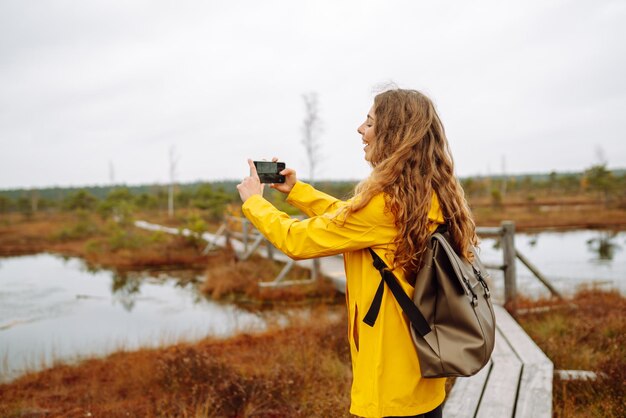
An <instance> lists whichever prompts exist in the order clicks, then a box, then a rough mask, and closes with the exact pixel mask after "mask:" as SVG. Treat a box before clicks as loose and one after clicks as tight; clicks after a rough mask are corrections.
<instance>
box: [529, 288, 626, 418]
mask: <svg viewBox="0 0 626 418" xmlns="http://www.w3.org/2000/svg"><path fill="white" fill-rule="evenodd" d="M519 306H520V307H521V308H528V307H533V308H536V307H548V308H549V309H548V310H543V311H541V312H535V313H528V314H525V315H520V316H519V318H518V320H519V322H520V324H521V325H522V327H523V328H524V329H525V330H526V332H527V333H528V334H529V335H530V336H531V338H532V339H533V340H534V341H535V342H536V343H537V345H539V347H541V349H542V350H543V351H544V352H545V353H546V355H547V356H548V357H549V358H550V359H551V360H552V362H553V363H554V369H555V370H589V371H593V372H596V373H598V375H599V378H598V379H597V380H595V381H568V380H561V379H559V378H558V377H557V376H555V377H554V386H553V389H554V400H553V410H554V415H555V416H557V417H573V416H576V417H624V416H626V298H625V297H624V296H622V295H620V294H619V293H618V292H617V291H608V292H607V291H601V290H599V289H594V288H582V289H581V290H579V291H578V292H577V293H576V294H575V295H574V296H573V297H572V298H571V299H569V300H567V301H565V302H559V301H554V300H539V301H529V300H526V301H520V305H519Z"/></svg>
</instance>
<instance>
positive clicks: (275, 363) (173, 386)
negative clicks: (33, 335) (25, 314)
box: [0, 308, 351, 417]
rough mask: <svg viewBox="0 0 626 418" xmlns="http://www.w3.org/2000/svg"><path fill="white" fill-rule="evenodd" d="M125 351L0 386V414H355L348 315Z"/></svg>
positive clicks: (322, 314) (320, 313)
mask: <svg viewBox="0 0 626 418" xmlns="http://www.w3.org/2000/svg"><path fill="white" fill-rule="evenodd" d="M324 309H325V308H319V309H318V310H317V314H316V317H317V318H318V319H317V320H316V321H313V322H306V323H299V322H298V321H297V320H296V321H294V324H292V325H291V326H290V327H289V328H287V329H281V330H277V329H274V330H270V331H268V332H266V333H264V334H262V335H258V336H251V335H240V336H237V337H234V338H231V339H229V340H226V341H222V340H211V339H207V340H204V341H201V342H198V343H194V344H176V345H174V346H171V347H168V348H163V349H152V350H150V349H143V350H138V351H134V352H119V353H116V354H113V355H110V356H108V357H106V358H104V359H92V360H85V361H83V362H81V363H79V364H78V365H73V366H70V365H57V366H54V367H53V368H51V369H48V370H45V371H42V372H38V373H33V374H29V375H26V376H24V377H22V378H20V379H18V380H16V381H15V382H13V383H11V384H6V385H0V399H1V401H0V416H3V417H18V416H25V415H26V416H28V415H29V414H30V415H32V414H33V413H35V412H36V411H39V412H38V413H42V411H43V412H45V414H46V415H44V416H65V417H78V416H81V417H82V416H88V414H91V415H92V416H107V417H108V416H111V417H116V416H131V417H132V416H137V417H144V416H163V417H180V416H189V417H200V416H203V417H214V416H215V417H217V416H237V417H244V416H245V417H247V416H281V417H282V416H290V417H328V416H333V417H336V416H349V415H348V413H347V411H348V406H349V385H350V379H351V368H350V363H349V352H348V347H347V344H346V343H345V335H346V332H347V330H346V329H345V324H346V322H347V321H346V319H345V316H344V317H341V318H339V319H336V318H335V319H329V318H334V317H333V316H332V315H326V314H325V312H324Z"/></svg>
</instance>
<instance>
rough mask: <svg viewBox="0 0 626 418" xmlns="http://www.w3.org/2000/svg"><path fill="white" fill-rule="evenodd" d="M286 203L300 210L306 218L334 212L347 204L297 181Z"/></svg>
mask: <svg viewBox="0 0 626 418" xmlns="http://www.w3.org/2000/svg"><path fill="white" fill-rule="evenodd" d="M287 202H288V203H289V204H290V205H292V206H294V207H296V208H298V209H300V210H301V211H302V212H304V213H305V214H306V215H307V216H318V215H323V214H324V213H328V212H334V211H336V210H337V209H339V208H340V207H342V206H344V205H346V204H347V202H344V201H341V200H339V199H337V198H335V197H333V196H331V195H328V194H326V193H324V192H320V191H319V190H317V189H315V188H314V187H313V186H311V185H310V184H307V183H303V182H301V181H298V182H297V183H296V184H295V185H294V186H293V188H292V189H291V192H289V195H288V196H287Z"/></svg>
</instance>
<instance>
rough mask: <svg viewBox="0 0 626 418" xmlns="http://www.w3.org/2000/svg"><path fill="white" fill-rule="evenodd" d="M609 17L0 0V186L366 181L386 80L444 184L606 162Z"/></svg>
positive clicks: (617, 136) (625, 103)
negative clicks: (370, 133)
mask: <svg viewBox="0 0 626 418" xmlns="http://www.w3.org/2000/svg"><path fill="white" fill-rule="evenodd" d="M624 22H626V2H625V1H623V0H615V1H602V0H576V1H549V0H542V1H516V2H511V1H502V0H500V1H440V0H438V1H434V0H431V1H367V0H358V1H345V0H344V1H320V0H317V1H297V0H292V1H228V2H226V1H223V2H217V1H197V2H196V1H154V0H150V1H111V0H106V1H93V0H90V1H78V0H77V1H23V0H3V1H1V2H0V188H15V187H43V186H53V185H60V186H69V185H93V184H107V183H109V182H110V178H111V170H110V167H111V166H112V167H113V173H114V180H115V182H117V183H122V182H124V183H127V184H138V183H153V182H166V181H167V179H168V154H169V150H170V147H172V146H175V150H176V151H175V152H176V155H177V157H178V167H177V172H176V177H177V179H178V180H179V181H183V182H185V181H195V180H218V179H238V178H241V177H242V176H244V175H245V174H246V173H247V168H246V161H245V160H246V158H248V157H251V158H255V159H261V158H271V157H272V156H274V155H275V156H278V157H280V158H281V160H284V161H286V162H287V165H288V166H291V167H293V168H295V169H296V170H297V171H298V173H299V174H300V176H301V177H303V178H305V177H307V173H308V168H307V165H306V158H305V152H304V147H303V146H302V144H301V142H300V141H301V138H302V134H301V125H302V120H303V117H304V105H303V101H302V97H301V96H302V94H303V93H307V92H316V93H317V94H318V97H319V103H320V117H321V119H322V121H323V127H324V131H323V133H322V135H321V137H320V141H321V143H322V153H323V158H322V159H321V161H320V168H319V171H320V172H319V175H318V177H319V178H325V179H326V178H327V179H360V178H363V177H365V176H367V175H368V173H369V170H370V169H369V167H368V165H367V164H366V163H365V162H364V160H363V145H362V144H361V138H360V136H359V135H358V134H357V133H356V128H357V126H358V125H359V124H360V123H361V122H362V120H363V118H364V116H365V114H366V113H367V111H368V109H369V107H370V105H371V103H372V99H373V93H374V91H375V89H376V88H377V87H378V86H380V85H381V83H386V82H389V81H393V82H395V83H396V84H397V85H398V86H400V87H405V88H416V89H419V90H422V91H423V92H425V93H426V94H428V95H429V96H430V97H431V98H432V99H433V100H434V102H435V103H436V105H437V108H438V110H439V113H440V116H441V118H442V120H443V123H444V125H445V127H446V132H447V134H448V139H449V141H450V144H451V148H452V152H453V155H454V159H455V164H456V170H457V174H459V175H461V176H467V175H478V174H483V175H484V174H496V173H501V172H502V170H503V168H504V169H505V170H506V172H507V173H527V172H548V171H551V170H557V171H565V170H568V171H578V170H583V169H585V168H586V167H588V166H590V165H591V164H594V163H597V162H598V161H599V160H600V159H601V158H604V159H605V160H606V161H607V162H608V165H609V167H613V168H617V167H625V166H626V141H625V139H626V138H625V137H626V76H625V75H626V24H624Z"/></svg>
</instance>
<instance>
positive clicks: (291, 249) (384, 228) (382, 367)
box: [242, 182, 445, 417]
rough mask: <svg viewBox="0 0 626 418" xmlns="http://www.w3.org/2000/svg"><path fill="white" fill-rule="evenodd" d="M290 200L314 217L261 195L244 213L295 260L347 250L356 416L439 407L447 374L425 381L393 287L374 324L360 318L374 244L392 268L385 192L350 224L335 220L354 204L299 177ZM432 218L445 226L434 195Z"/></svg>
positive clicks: (371, 284) (369, 295)
mask: <svg viewBox="0 0 626 418" xmlns="http://www.w3.org/2000/svg"><path fill="white" fill-rule="evenodd" d="M287 201H288V202H289V203H290V204H292V205H293V206H295V207H297V208H298V209H300V210H302V211H303V212H304V213H306V214H307V215H308V216H309V218H308V219H306V220H302V221H301V220H297V219H294V218H291V217H289V216H288V215H287V214H286V213H284V212H281V211H279V210H278V209H276V208H275V207H274V206H273V205H272V204H271V203H269V202H268V201H267V200H265V199H264V198H263V197H262V196H260V195H254V196H252V197H250V198H249V199H248V200H246V202H245V203H244V204H243V206H242V209H243V213H244V215H245V216H246V217H247V218H248V219H249V220H250V221H251V222H252V223H253V224H254V226H255V227H256V228H257V229H258V230H259V231H261V233H263V235H265V236H266V237H267V239H268V240H269V241H271V242H272V244H274V245H275V246H276V247H277V248H278V249H280V250H281V251H283V252H284V253H285V254H287V255H288V256H289V257H291V258H293V259H305V258H313V257H323V256H328V255H334V254H342V253H343V254H344V265H345V270H346V302H347V307H348V312H349V333H348V338H349V341H350V351H351V354H352V371H353V382H352V392H351V399H352V403H351V406H350V412H351V413H352V414H355V415H358V416H362V417H383V416H390V415H396V416H403V415H405V416H406V415H418V414H422V413H425V412H428V411H431V410H433V409H435V408H436V407H437V406H439V405H440V404H441V403H442V402H443V400H444V397H445V390H444V384H445V378H440V379H422V378H421V376H420V367H419V362H418V361H417V355H416V353H415V346H414V345H413V341H412V340H411V336H410V333H409V328H408V327H409V323H408V320H407V318H406V316H405V315H404V314H403V312H402V308H400V306H399V305H398V304H397V302H396V301H395V299H394V297H393V295H392V294H391V292H390V291H389V289H385V292H384V295H383V300H382V305H381V308H380V312H379V314H378V319H377V320H376V324H375V325H374V327H370V326H368V325H367V324H365V323H363V321H362V319H363V316H364V315H365V313H366V312H367V310H368V309H369V307H370V304H371V303H372V299H373V298H374V294H375V293H376V289H377V288H378V285H379V283H380V273H379V272H378V271H377V270H376V269H375V268H374V266H373V265H372V256H371V255H370V254H369V251H368V250H367V248H368V247H371V248H372V249H374V251H375V252H376V253H377V254H378V255H379V256H380V257H381V258H382V259H383V260H385V262H386V263H387V265H392V262H393V258H392V257H393V253H394V251H395V246H394V245H393V240H394V238H395V236H396V233H397V229H396V228H395V226H394V220H393V215H392V214H391V213H389V211H387V210H386V209H385V199H384V196H383V195H382V194H380V195H378V196H375V197H374V198H373V199H372V200H371V201H370V202H369V203H368V204H367V206H365V207H364V208H363V209H361V210H359V211H357V212H355V213H352V214H351V215H350V216H348V217H347V218H346V220H345V223H344V224H341V223H337V222H336V221H334V222H333V221H332V218H333V217H334V215H335V214H336V212H337V210H338V209H340V208H341V207H342V206H344V205H346V204H348V202H349V201H348V202H343V201H340V200H338V199H336V198H334V197H332V196H329V195H327V194H325V193H322V192H320V191H318V190H315V189H314V188H313V187H312V186H310V185H308V184H306V183H302V182H298V183H296V185H295V186H294V187H293V189H292V190H291V192H290V193H289V196H288V197H287ZM428 216H429V218H430V219H431V220H432V222H433V230H434V229H435V228H436V224H437V223H443V216H442V213H441V209H440V207H439V201H438V200H437V197H436V195H435V194H433V198H432V203H431V208H430V212H429V214H428ZM394 274H395V275H396V277H397V278H398V279H399V281H400V283H401V285H402V287H403V288H404V290H405V291H406V293H407V294H409V295H412V293H413V287H412V286H411V285H410V284H409V283H408V282H407V281H406V279H405V277H404V274H403V272H402V271H401V270H394Z"/></svg>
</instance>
